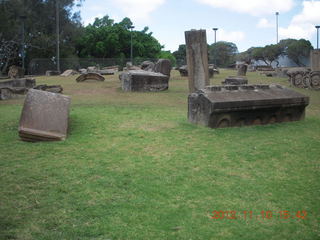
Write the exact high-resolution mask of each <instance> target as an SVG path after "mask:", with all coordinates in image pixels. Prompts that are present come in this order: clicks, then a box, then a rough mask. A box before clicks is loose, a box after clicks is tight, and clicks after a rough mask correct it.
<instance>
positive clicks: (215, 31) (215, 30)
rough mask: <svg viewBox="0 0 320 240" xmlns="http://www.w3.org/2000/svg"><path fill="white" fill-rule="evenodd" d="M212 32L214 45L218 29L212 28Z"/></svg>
mask: <svg viewBox="0 0 320 240" xmlns="http://www.w3.org/2000/svg"><path fill="white" fill-rule="evenodd" d="M212 30H213V31H214V43H216V42H217V30H218V28H212Z"/></svg>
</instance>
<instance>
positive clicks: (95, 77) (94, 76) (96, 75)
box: [76, 72, 105, 82]
mask: <svg viewBox="0 0 320 240" xmlns="http://www.w3.org/2000/svg"><path fill="white" fill-rule="evenodd" d="M87 80H96V81H104V80H105V78H104V77H103V76H102V75H100V74H99V73H93V72H90V73H84V74H81V75H80V76H79V77H77V78H76V81H77V82H84V81H87Z"/></svg>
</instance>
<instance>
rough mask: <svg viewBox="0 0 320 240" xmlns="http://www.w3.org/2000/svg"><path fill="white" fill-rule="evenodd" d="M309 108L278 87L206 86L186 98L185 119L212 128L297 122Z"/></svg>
mask: <svg viewBox="0 0 320 240" xmlns="http://www.w3.org/2000/svg"><path fill="white" fill-rule="evenodd" d="M308 104H309V97H307V96H305V95H303V94H300V93H298V92H295V91H293V90H291V89H289V88H286V87H282V86H280V85H241V86H234V85H228V86H227V85H226V86H208V87H206V88H205V89H201V90H199V91H197V92H195V93H191V94H190V95H189V98H188V119H189V121H190V122H191V123H195V124H201V125H204V126H208V127H211V128H219V127H234V126H244V125H260V124H269V123H276V122H288V121H297V120H302V119H304V116H305V107H306V106H307V105H308Z"/></svg>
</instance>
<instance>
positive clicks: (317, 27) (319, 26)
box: [316, 25, 320, 49]
mask: <svg viewBox="0 0 320 240" xmlns="http://www.w3.org/2000/svg"><path fill="white" fill-rule="evenodd" d="M319 28H320V25H318V26H316V29H317V49H319Z"/></svg>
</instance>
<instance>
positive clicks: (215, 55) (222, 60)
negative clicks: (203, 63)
mask: <svg viewBox="0 0 320 240" xmlns="http://www.w3.org/2000/svg"><path fill="white" fill-rule="evenodd" d="M237 53H238V48H237V46H236V45H235V44H234V43H232V42H224V41H220V42H217V43H214V44H212V45H210V46H209V62H210V63H214V64H216V65H217V66H220V67H228V66H230V65H231V64H233V63H234V62H235V59H236V58H235V57H236V54H237Z"/></svg>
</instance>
